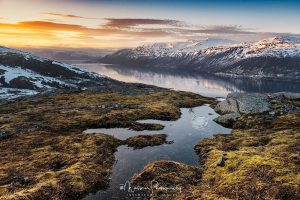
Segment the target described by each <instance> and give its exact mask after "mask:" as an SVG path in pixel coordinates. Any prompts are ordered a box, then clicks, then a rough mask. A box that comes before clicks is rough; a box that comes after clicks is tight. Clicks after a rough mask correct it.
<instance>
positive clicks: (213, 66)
mask: <svg viewBox="0 0 300 200" xmlns="http://www.w3.org/2000/svg"><path fill="white" fill-rule="evenodd" d="M101 62H103V63H110V64H123V65H131V66H138V67H164V68H180V69H186V70H195V71H200V72H206V73H214V74H218V75H226V76H248V77H265V78H293V79H294V78H299V77H300V40H299V39H298V38H292V37H273V38H268V39H265V40H261V41H258V42H255V43H242V44H239V43H237V42H235V41H231V40H220V39H206V40H202V41H195V40H191V41H187V42H179V43H157V44H153V45H148V46H141V47H137V48H134V49H123V50H120V51H117V52H115V53H114V54H111V55H107V56H105V57H104V58H102V59H101Z"/></svg>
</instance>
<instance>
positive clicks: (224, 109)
mask: <svg viewBox="0 0 300 200" xmlns="http://www.w3.org/2000/svg"><path fill="white" fill-rule="evenodd" d="M214 110H215V111H216V112H217V113H220V114H228V113H236V112H239V110H238V105H237V102H236V101H235V100H234V99H232V98H227V99H226V100H224V101H221V102H220V103H218V104H217V105H216V107H215V109H214Z"/></svg>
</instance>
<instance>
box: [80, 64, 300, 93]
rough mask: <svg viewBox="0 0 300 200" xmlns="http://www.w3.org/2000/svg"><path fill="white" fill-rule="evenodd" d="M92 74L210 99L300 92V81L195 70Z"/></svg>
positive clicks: (114, 69) (95, 67)
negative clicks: (237, 93)
mask: <svg viewBox="0 0 300 200" xmlns="http://www.w3.org/2000/svg"><path fill="white" fill-rule="evenodd" d="M84 66H86V67H87V68H89V69H90V70H92V71H95V72H98V73H100V74H104V75H107V76H110V77H112V78H115V79H118V80H121V81H126V82H141V83H146V84H152V85H157V86H161V87H166V88H173V89H176V90H185V91H191V92H196V93H200V94H203V95H206V96H225V95H226V94H228V93H229V92H233V91H245V92H280V91H290V92H300V82H288V81H274V80H264V79H249V78H233V77H231V78H229V77H220V76H216V75H210V74H205V73H201V74H199V72H198V73H197V72H195V71H188V72H187V71H181V70H176V69H173V70H170V69H168V70H164V69H157V68H155V69H152V70H151V71H150V70H148V69H141V68H138V69H137V68H134V67H128V66H126V67H124V66H118V65H102V64H84Z"/></svg>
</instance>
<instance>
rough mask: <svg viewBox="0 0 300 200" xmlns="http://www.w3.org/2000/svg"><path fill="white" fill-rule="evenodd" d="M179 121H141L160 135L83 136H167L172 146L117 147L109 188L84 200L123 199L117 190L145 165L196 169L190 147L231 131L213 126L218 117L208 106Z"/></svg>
mask: <svg viewBox="0 0 300 200" xmlns="http://www.w3.org/2000/svg"><path fill="white" fill-rule="evenodd" d="M181 113H182V115H181V117H180V119H178V120H176V121H160V120H142V121H139V122H141V123H159V124H162V125H164V126H165V127H164V129H163V130H160V131H133V130H129V129H124V128H112V129H89V130H86V131H85V132H84V133H85V134H89V133H105V134H109V135H113V136H114V137H116V138H119V139H122V140H123V139H126V138H128V137H131V136H135V135H142V134H144V135H145V134H158V133H164V134H167V135H168V137H167V140H169V141H173V142H174V143H172V144H164V145H160V146H154V147H146V148H143V149H136V150H134V149H133V148H130V147H127V146H125V145H123V146H120V147H119V148H118V151H117V152H116V153H115V158H116V163H115V165H114V167H113V171H112V177H111V181H110V187H109V188H108V189H107V190H100V191H98V192H97V193H94V194H89V195H88V196H86V197H85V198H84V199H85V200H95V199H103V200H106V199H124V198H126V197H127V195H128V193H127V192H126V191H123V190H121V189H120V186H121V185H122V184H125V183H126V181H130V180H131V177H132V176H133V175H134V174H135V173H137V172H139V171H140V170H141V169H142V168H143V167H144V166H145V165H146V164H147V163H149V162H151V161H156V160H172V161H178V162H182V163H186V164H189V165H198V163H199V160H198V156H197V155H196V154H195V152H194V149H193V148H194V146H195V145H196V144H197V142H198V141H199V140H201V139H203V138H210V137H213V135H214V134H218V133H224V134H226V133H230V132H231V129H227V128H224V127H222V126H220V125H218V124H216V123H215V122H214V121H213V119H214V118H216V117H217V116H218V114H217V113H215V112H214V110H213V109H212V108H210V107H209V106H208V105H203V106H199V107H195V108H192V109H187V108H182V109H181Z"/></svg>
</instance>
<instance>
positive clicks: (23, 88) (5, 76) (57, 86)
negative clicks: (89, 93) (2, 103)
mask: <svg viewBox="0 0 300 200" xmlns="http://www.w3.org/2000/svg"><path fill="white" fill-rule="evenodd" d="M108 82H112V80H111V79H109V78H107V77H104V76H101V75H99V74H96V73H93V72H89V71H87V70H85V69H83V68H80V67H77V66H73V65H68V64H64V63H61V62H57V61H53V60H48V59H43V58H40V57H37V56H34V55H32V54H30V53H27V52H23V51H19V50H15V49H10V48H6V47H1V46H0V99H12V98H15V97H19V96H24V95H33V94H38V93H42V92H48V91H56V90H82V89H86V88H88V87H100V86H103V85H105V84H107V83H108Z"/></svg>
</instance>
